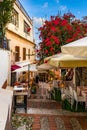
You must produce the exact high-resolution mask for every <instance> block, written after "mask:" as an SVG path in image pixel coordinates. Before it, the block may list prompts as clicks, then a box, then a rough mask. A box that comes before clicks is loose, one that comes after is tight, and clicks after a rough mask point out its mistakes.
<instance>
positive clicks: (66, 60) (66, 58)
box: [45, 53, 87, 68]
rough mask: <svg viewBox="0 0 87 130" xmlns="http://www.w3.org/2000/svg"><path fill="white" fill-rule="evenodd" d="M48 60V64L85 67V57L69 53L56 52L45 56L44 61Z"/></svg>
mask: <svg viewBox="0 0 87 130" xmlns="http://www.w3.org/2000/svg"><path fill="white" fill-rule="evenodd" d="M46 60H48V62H47V63H48V64H50V65H52V66H55V67H61V68H62V67H63V68H64V67H65V68H67V67H70V68H71V67H73V68H74V67H87V58H82V57H75V56H73V55H70V54H63V53H60V54H57V55H54V56H51V57H47V58H45V61H46Z"/></svg>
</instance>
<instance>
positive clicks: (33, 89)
mask: <svg viewBox="0 0 87 130" xmlns="http://www.w3.org/2000/svg"><path fill="white" fill-rule="evenodd" d="M31 93H32V94H36V85H35V84H32V86H31Z"/></svg>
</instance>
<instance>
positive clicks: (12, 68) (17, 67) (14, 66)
mask: <svg viewBox="0 0 87 130" xmlns="http://www.w3.org/2000/svg"><path fill="white" fill-rule="evenodd" d="M19 68H21V66H19V65H16V64H14V65H11V71H14V70H16V69H19Z"/></svg>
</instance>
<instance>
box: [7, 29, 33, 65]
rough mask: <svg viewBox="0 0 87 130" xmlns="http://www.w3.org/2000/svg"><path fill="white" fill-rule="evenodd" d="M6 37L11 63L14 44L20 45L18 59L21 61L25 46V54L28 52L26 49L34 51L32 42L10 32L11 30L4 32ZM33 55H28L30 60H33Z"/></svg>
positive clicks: (13, 54) (12, 62)
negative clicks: (8, 40)
mask: <svg viewBox="0 0 87 130" xmlns="http://www.w3.org/2000/svg"><path fill="white" fill-rule="evenodd" d="M6 35H7V37H8V39H10V42H9V43H10V51H11V64H14V63H15V46H19V47H20V57H21V58H20V61H23V48H26V54H28V49H30V53H31V54H32V53H34V44H32V43H31V42H29V41H27V40H26V39H23V38H21V37H19V36H18V35H15V34H12V33H11V32H9V31H8V32H7V33H6ZM34 59H35V56H31V57H30V61H31V60H34ZM26 60H29V59H28V56H26Z"/></svg>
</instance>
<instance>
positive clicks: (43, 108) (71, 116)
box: [18, 95, 87, 130]
mask: <svg viewBox="0 0 87 130" xmlns="http://www.w3.org/2000/svg"><path fill="white" fill-rule="evenodd" d="M18 111H19V113H21V114H22V115H24V116H32V117H33V130H87V113H77V112H69V111H65V110H63V109H62V107H61V103H60V102H56V101H54V100H48V99H39V98H38V95H37V96H36V95H31V97H30V98H28V110H27V114H25V112H24V110H22V109H21V111H20V110H18Z"/></svg>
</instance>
